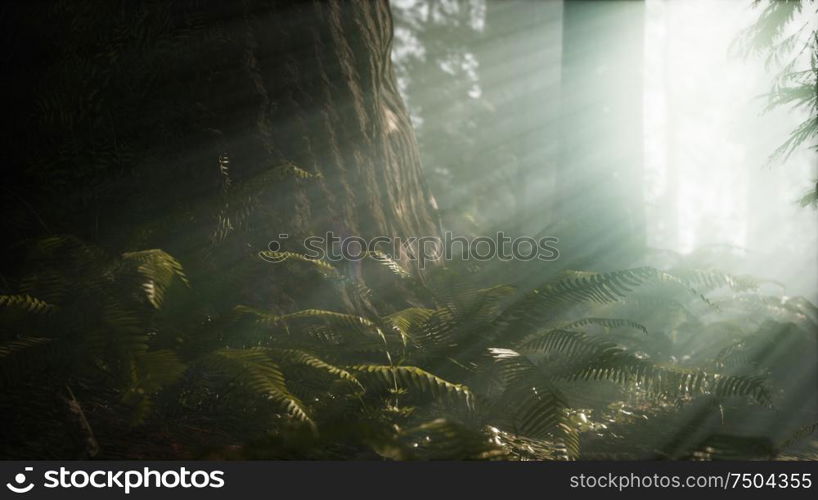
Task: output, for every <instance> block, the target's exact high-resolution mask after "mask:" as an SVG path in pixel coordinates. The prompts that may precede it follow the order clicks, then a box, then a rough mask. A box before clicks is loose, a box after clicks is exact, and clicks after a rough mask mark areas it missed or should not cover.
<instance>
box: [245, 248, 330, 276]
mask: <svg viewBox="0 0 818 500" xmlns="http://www.w3.org/2000/svg"><path fill="white" fill-rule="evenodd" d="M258 256H259V257H261V259H262V260H264V261H265V262H270V263H273V264H278V263H280V262H285V261H288V260H289V261H297V262H305V263H307V264H310V265H312V266H314V267H315V268H316V269H317V270H318V271H319V272H321V274H322V275H324V276H325V277H328V278H340V277H341V273H340V272H339V271H338V270H337V269H336V268H335V267H334V266H333V265H332V264H330V263H328V262H326V261H323V260H321V259H313V258H312V257H308V256H306V255H304V254H301V253H298V252H274V251H272V250H263V251H261V252H259V253H258Z"/></svg>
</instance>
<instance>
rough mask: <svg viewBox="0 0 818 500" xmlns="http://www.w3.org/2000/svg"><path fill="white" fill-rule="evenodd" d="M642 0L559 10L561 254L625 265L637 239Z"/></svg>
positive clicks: (641, 225)
mask: <svg viewBox="0 0 818 500" xmlns="http://www.w3.org/2000/svg"><path fill="white" fill-rule="evenodd" d="M643 33H644V2H642V1H599V0H598V1H587V0H566V1H565V3H564V10H563V58H562V120H561V125H562V130H563V133H562V148H561V154H560V157H561V160H560V166H559V180H558V183H559V188H560V193H559V196H560V209H559V211H560V219H561V220H563V221H568V222H570V223H571V226H572V227H571V228H570V229H568V230H566V231H565V233H563V234H562V235H561V236H564V237H562V244H563V247H562V248H563V252H561V253H562V255H564V256H566V257H571V256H572V255H571V254H574V255H578V254H580V253H581V254H582V255H583V256H584V257H585V259H586V260H585V265H589V266H592V267H601V268H610V267H621V266H623V265H629V261H630V260H631V259H633V258H634V256H635V255H638V253H639V250H640V249H642V248H644V245H645V221H644V212H643V210H644V197H643V194H642V162H643V160H642V156H643V134H642V110H643V106H642V97H643V92H642V88H643V83H642V81H643V79H642V61H643V55H642V51H643V36H644V35H643Z"/></svg>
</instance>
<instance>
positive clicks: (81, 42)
mask: <svg viewBox="0 0 818 500" xmlns="http://www.w3.org/2000/svg"><path fill="white" fill-rule="evenodd" d="M39 7H40V8H39V10H37V9H28V12H27V11H24V10H23V8H22V7H21V8H20V9H17V10H18V11H19V12H17V13H16V14H18V15H17V16H16V17H10V19H12V20H14V21H15V23H17V24H20V25H21V26H22V27H21V28H20V30H18V31H19V32H20V33H23V34H25V33H29V34H28V35H27V36H28V37H30V38H31V40H28V42H31V43H29V44H26V43H21V44H20V45H22V46H23V47H35V49H29V50H31V51H32V53H29V54H28V55H29V56H32V55H37V56H41V57H39V58H35V59H34V60H27V56H26V52H25V50H24V51H22V52H21V53H19V54H17V53H11V52H10V51H6V52H5V53H4V59H5V60H6V62H10V63H14V62H15V61H16V62H17V63H19V64H25V67H26V68H27V69H28V71H27V72H26V74H25V75H23V76H21V77H20V78H19V79H17V80H16V81H15V82H14V85H12V86H13V87H16V88H17V89H18V90H20V91H21V92H19V93H18V94H19V95H21V96H24V98H28V100H25V99H24V101H23V102H22V103H21V104H18V105H16V106H15V107H14V108H13V112H14V113H13V114H15V115H16V116H12V119H15V120H16V121H17V123H18V126H19V127H20V133H19V134H18V136H17V138H16V144H15V147H14V152H13V153H12V159H13V160H15V161H16V162H17V163H18V164H23V165H25V166H24V168H21V169H20V170H18V174H19V176H20V178H18V179H16V181H17V182H16V183H15V187H19V188H20V189H27V191H25V193H23V195H21V194H20V193H15V195H16V196H18V197H20V196H22V197H24V198H25V199H26V201H27V203H28V204H30V205H31V206H32V208H31V210H30V211H29V212H31V213H36V214H37V215H38V216H41V218H42V219H45V222H46V223H47V224H48V226H51V227H56V228H57V229H55V230H57V231H58V232H71V233H74V234H78V235H80V236H82V237H85V238H87V239H92V240H99V241H101V242H105V243H106V244H108V245H110V246H114V247H116V248H125V247H133V246H146V245H152V246H161V247H163V248H167V249H168V250H170V251H171V252H181V253H184V252H186V251H188V250H193V249H196V248H200V247H202V246H206V245H207V244H209V243H210V242H211V241H212V240H213V238H210V239H209V240H208V238H207V237H208V236H215V239H217V240H220V241H223V240H225V239H228V238H237V236H236V235H237V234H241V236H240V237H238V239H239V240H241V242H240V243H239V244H240V245H243V246H244V247H245V248H246V246H247V243H248V242H249V243H250V244H251V246H253V247H255V248H256V249H262V248H263V247H264V246H265V245H266V242H268V241H269V240H271V239H274V238H276V237H277V235H278V234H281V233H286V234H288V235H289V236H290V240H289V243H290V245H291V246H292V248H291V249H292V250H298V249H299V248H298V246H299V245H300V241H297V240H296V238H297V237H298V238H300V237H304V236H307V235H312V234H323V233H324V232H325V231H328V230H334V231H335V232H336V233H338V232H339V231H340V232H344V233H346V234H347V235H349V234H356V235H360V236H362V237H364V238H371V237H373V236H376V235H385V236H390V237H396V236H398V237H404V238H405V237H413V236H424V235H436V234H437V226H436V224H435V223H434V220H435V219H434V214H433V209H432V207H431V206H430V204H429V193H428V190H427V188H426V186H425V183H424V180H423V176H422V172H421V166H420V161H419V154H418V148H417V144H416V141H415V136H414V132H413V130H412V126H411V123H410V120H409V116H408V114H407V111H406V109H405V108H404V105H403V103H402V100H401V97H400V96H399V94H398V91H397V86H396V80H395V76H394V74H393V70H392V64H391V60H390V55H391V54H390V52H391V43H392V18H391V13H390V10H389V5H388V1H387V0H373V1H363V2H344V1H341V0H325V1H319V0H315V1H304V2H284V1H258V0H245V1H235V2H223V1H215V0H211V1H204V2H202V1H198V0H177V1H168V2H159V3H156V2H149V1H133V0H129V1H127V2H125V1H120V2H116V1H114V2H111V1H107V0H106V1H95V2H85V3H82V4H80V3H73V2H53V3H51V4H49V7H47V6H46V5H45V4H43V5H41V6H39ZM11 10H14V9H11ZM34 10H36V12H34ZM12 14H14V12H12ZM77 26H82V27H83V28H82V29H81V30H78V29H75V28H76V27H77ZM26 27H28V28H31V29H27V28H26ZM43 32H49V33H50V34H51V38H50V39H49V40H48V41H42V40H35V39H34V37H37V36H38V33H43ZM43 45H45V47H43ZM43 54H44V56H43ZM30 89H35V90H34V91H31V90H30ZM12 90H14V89H12ZM23 90H25V91H24V92H23ZM31 94H33V95H31ZM32 110H33V111H32ZM32 151H36V152H37V153H36V155H32V154H31V153H32ZM23 186H25V188H23ZM5 199H6V196H5V195H4V200H5ZM8 200H11V201H9V202H8V204H9V205H13V206H17V207H18V208H16V210H18V211H23V208H19V206H20V205H21V204H20V203H19V202H18V201H14V200H13V199H12V198H11V197H10V195H9V197H8ZM21 217H22V218H25V217H26V216H21ZM40 226H42V224H40V225H36V227H35V224H30V225H29V226H28V228H29V229H28V232H29V233H36V232H38V231H42V230H41V229H40ZM339 227H340V228H342V229H339ZM135 228H139V229H140V231H138V235H136V236H135V235H134V229H135ZM26 236H32V234H28V235H26ZM300 250H302V251H303V247H302V248H300Z"/></svg>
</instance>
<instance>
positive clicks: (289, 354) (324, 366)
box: [270, 349, 362, 387]
mask: <svg viewBox="0 0 818 500" xmlns="http://www.w3.org/2000/svg"><path fill="white" fill-rule="evenodd" d="M270 354H272V355H273V356H274V357H275V358H277V359H279V360H280V361H281V362H284V363H291V364H299V365H303V366H308V367H310V368H313V369H315V370H320V371H323V372H326V373H329V374H330V375H333V376H335V377H337V378H340V379H342V380H346V381H348V382H352V383H353V384H355V385H357V386H359V387H362V386H361V383H360V382H358V379H357V378H356V377H355V376H354V375H352V374H351V373H350V372H349V371H347V370H344V369H343V368H340V367H338V366H335V365H333V364H330V363H327V362H326V361H324V360H322V359H320V358H318V357H317V356H314V355H312V354H310V353H308V352H306V351H302V350H298V349H270Z"/></svg>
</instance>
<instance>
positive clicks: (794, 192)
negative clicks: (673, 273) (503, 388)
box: [393, 0, 818, 302]
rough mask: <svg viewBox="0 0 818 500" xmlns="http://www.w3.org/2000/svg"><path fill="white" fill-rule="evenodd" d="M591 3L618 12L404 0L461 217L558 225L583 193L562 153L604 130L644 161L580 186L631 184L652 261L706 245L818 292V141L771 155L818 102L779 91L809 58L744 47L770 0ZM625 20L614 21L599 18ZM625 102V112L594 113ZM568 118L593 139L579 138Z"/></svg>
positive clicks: (406, 84) (411, 89)
mask: <svg viewBox="0 0 818 500" xmlns="http://www.w3.org/2000/svg"><path fill="white" fill-rule="evenodd" d="M579 4H586V5H584V6H583V5H580V6H579V7H580V8H579V9H577V8H576V7H575V6H573V4H572V6H570V7H569V8H572V9H575V10H581V8H582V7H584V8H585V10H587V11H593V10H594V9H596V10H599V11H601V13H593V12H590V13H582V12H579V14H578V15H577V17H574V18H575V19H579V16H581V15H586V14H587V15H586V17H585V18H583V19H581V20H579V21H578V22H581V23H583V24H582V25H579V26H578V27H577V28H573V27H571V28H570V29H572V30H574V29H576V30H577V31H576V32H573V31H572V32H571V33H570V34H568V35H565V34H564V33H563V30H564V29H565V28H564V22H565V21H564V19H565V20H570V19H569V18H565V17H563V14H564V7H563V4H562V3H561V2H528V1H517V2H515V1H510V2H501V1H491V0H475V1H442V2H424V1H416V0H397V1H395V2H393V5H394V9H395V13H396V26H397V27H396V41H395V48H394V53H393V59H394V61H395V62H396V64H397V68H398V75H399V82H400V84H401V89H402V91H403V94H404V97H405V99H406V101H407V103H408V104H409V108H410V111H411V112H412V117H413V123H414V124H415V127H416V129H417V133H418V136H419V138H420V144H421V152H422V154H423V160H424V166H425V169H426V172H427V175H428V177H429V178H430V182H432V183H433V184H434V185H435V187H438V189H436V190H435V195H436V196H437V197H438V203H439V204H441V206H443V207H444V211H445V210H449V214H450V217H449V220H448V222H449V223H450V224H452V225H453V226H458V227H463V226H464V225H467V224H468V223H469V221H471V222H477V219H479V224H477V225H476V226H474V227H472V230H475V231H478V232H479V231H488V230H491V229H493V228H494V227H504V228H508V227H509V226H515V227H525V228H526V229H525V230H527V231H535V232H536V231H541V230H543V229H545V228H556V227H558V226H559V220H555V218H556V217H558V216H556V215H555V214H556V213H559V210H558V209H557V207H558V206H559V205H560V204H561V203H563V201H564V200H561V198H562V197H566V196H568V195H566V192H565V191H564V189H562V188H563V187H564V186H561V183H560V181H559V180H558V175H559V174H558V172H560V168H561V167H560V165H559V164H560V163H561V159H565V158H566V157H567V159H568V161H569V162H570V161H572V158H571V156H572V155H573V154H574V153H575V152H576V153H577V154H578V155H581V154H582V153H580V152H579V149H581V148H588V149H594V148H596V147H597V143H599V142H602V143H603V146H602V147H603V148H605V147H609V148H610V151H613V156H614V157H616V155H630V158H631V161H632V162H633V163H634V164H635V165H633V166H631V167H630V169H623V170H626V172H622V175H621V176H620V177H618V178H617V179H616V180H613V181H611V182H609V181H608V180H607V178H606V177H605V176H604V174H600V175H599V176H598V177H596V178H594V177H592V178H590V179H589V180H587V185H586V186H584V187H585V188H586V189H585V190H584V191H582V190H578V191H576V192H573V191H572V192H571V193H570V195H571V196H574V197H576V198H578V200H577V203H578V204H579V205H583V204H594V203H599V200H602V199H606V197H608V196H612V195H610V194H609V191H612V190H616V189H624V190H626V192H627V193H626V194H625V195H621V196H620V198H617V200H620V201H623V203H631V204H637V205H638V211H640V212H643V215H642V217H644V226H645V229H644V231H645V233H644V239H645V241H646V248H647V250H648V254H647V255H646V256H645V259H646V260H647V261H649V262H656V261H657V260H658V261H662V262H665V263H668V259H670V261H671V262H672V260H673V259H675V258H685V257H687V258H699V259H702V260H701V262H700V265H705V266H713V267H719V268H723V269H725V270H730V271H731V272H737V273H740V274H745V273H746V274H751V275H754V276H757V277H759V278H764V279H767V280H770V281H771V282H775V283H776V284H775V285H771V286H777V287H779V290H778V291H780V292H783V293H784V294H787V295H803V296H804V297H807V298H809V299H810V300H812V301H813V302H814V301H815V300H816V299H818V295H816V294H818V280H816V276H818V252H816V250H815V249H816V243H818V240H816V238H818V220H816V214H815V212H814V211H813V210H809V209H804V208H803V207H802V206H801V205H799V203H798V200H799V199H800V198H801V197H802V196H803V194H804V192H806V191H809V190H810V189H814V186H813V185H812V180H814V179H815V178H816V175H818V174H816V172H817V170H816V169H818V157H816V152H815V150H814V149H810V148H808V147H802V148H798V149H797V150H796V151H795V152H793V153H792V154H791V155H790V156H788V157H787V158H781V157H780V155H779V156H777V157H775V158H771V157H772V156H774V153H775V151H776V149H777V148H778V147H779V146H780V145H781V144H782V143H784V142H786V141H787V138H788V136H789V135H790V133H791V132H792V131H793V129H795V128H796V127H798V125H799V124H801V123H803V122H804V121H805V120H808V119H809V118H810V116H811V113H813V111H812V110H811V109H809V107H804V106H788V107H785V106H782V107H773V108H772V109H768V107H769V106H768V104H769V98H768V97H767V94H769V92H770V91H771V89H772V88H773V87H774V85H775V80H776V77H777V76H778V75H779V73H780V72H781V71H782V70H784V66H785V64H792V62H791V61H790V60H788V59H785V58H784V57H780V58H778V59H776V58H774V57H771V55H770V54H766V53H753V54H746V53H742V51H741V50H740V48H739V47H740V45H741V43H742V40H741V38H742V35H743V33H744V32H745V31H746V30H747V28H748V27H749V26H751V25H752V24H753V23H754V22H756V21H757V19H758V16H759V11H760V10H761V8H760V7H757V8H754V7H753V5H752V4H751V3H749V2H735V1H690V2H672V1H663V0H648V1H647V2H644V3H642V2H579ZM595 4H596V6H595ZM617 11H621V14H617ZM594 16H596V18H595V17H594ZM574 18H572V19H574ZM612 22H615V23H618V24H616V26H615V28H613V29H612V30H613V31H612V30H611V29H609V31H608V32H604V31H602V32H601V31H600V30H599V29H597V28H598V25H599V24H603V23H609V24H611V23H612ZM816 22H818V21H816V19H815V17H814V16H813V15H812V12H810V11H809V9H805V10H804V11H802V12H799V13H797V14H796V15H795V16H794V19H793V20H792V21H791V22H790V24H789V25H788V27H787V28H786V29H787V32H786V33H785V34H784V35H782V38H783V37H789V36H791V35H794V38H795V39H798V37H800V40H801V42H802V43H803V42H805V41H806V40H807V39H808V38H809V36H810V33H811V32H813V31H814V29H815V24H816ZM595 23H596V24H595ZM600 33H601V34H600ZM606 36H607V38H606ZM625 38H629V39H628V40H624V41H623V39H625ZM578 39H582V44H583V45H582V49H581V50H584V51H585V52H573V51H569V57H574V58H583V57H584V58H585V59H587V60H590V61H591V62H585V63H584V64H585V67H584V68H583V70H584V72H583V74H582V75H581V76H580V79H581V80H583V82H581V83H580V84H579V85H578V84H577V82H575V81H573V80H571V78H573V76H572V75H571V74H568V75H567V76H565V75H564V72H565V69H566V64H571V63H572V61H569V62H568V63H566V61H564V59H563V58H564V57H565V54H566V47H564V46H563V45H564V44H566V43H575V40H578ZM612 42H613V43H612ZM793 45H797V44H796V43H793ZM615 47H619V50H620V51H619V52H616V53H614V52H612V51H611V49H612V48H615ZM569 48H570V47H569ZM572 50H573V49H572ZM797 50H798V49H797V48H796V49H793V51H794V54H790V55H791V56H792V58H793V60H794V61H795V65H796V66H797V67H799V68H801V69H808V68H809V67H810V59H811V57H813V56H814V55H813V54H811V53H810V52H809V51H804V50H801V51H800V53H798V52H797ZM569 69H570V68H569ZM572 105H573V106H576V107H578V108H580V109H576V110H575V109H572V108H571V106H572ZM617 106H621V107H617ZM617 112H618V114H617ZM611 114H614V115H616V116H613V117H612V118H611V123H610V125H609V126H608V128H604V127H599V128H597V129H596V130H594V128H593V125H590V124H588V122H590V121H593V120H594V117H595V116H599V115H603V116H611ZM577 115H579V118H578V119H577V121H573V120H574V119H575V117H577ZM566 129H567V130H566ZM578 129H579V130H578ZM623 129H631V131H633V133H631V134H627V133H625V131H623ZM566 134H567V135H571V136H578V137H580V139H577V140H580V141H584V143H583V145H581V146H580V145H575V144H574V143H572V144H571V145H568V146H566V145H565V137H566ZM572 140H574V139H570V138H569V139H568V141H572ZM612 142H615V144H609V143H612ZM561 148H562V150H561ZM566 148H569V150H568V151H565V149H566ZM570 148H575V149H574V150H571V149H570ZM562 163H565V162H562ZM601 163H605V162H604V161H602V162H601ZM609 164H610V163H609ZM562 168H565V167H564V166H563V167H562ZM602 168H603V169H604V167H602ZM575 172H576V171H575ZM626 174H627V175H626ZM565 175H566V176H567V178H569V179H571V175H572V173H571V172H570V171H568V172H567V173H566V174H565ZM581 176H582V174H579V173H575V177H576V178H575V179H573V180H574V181H576V180H577V179H581ZM572 189H576V188H572ZM484 190H486V191H490V192H491V195H489V196H484V195H483V193H484V192H486V191H484ZM623 196H624V197H625V198H630V200H622V197H623ZM579 198H581V200H579ZM515 218H516V220H515ZM520 218H524V219H525V220H520ZM613 223H616V222H615V221H614V222H613ZM619 223H620V224H621V223H622V221H619ZM588 231H589V232H590V231H592V229H590V228H589V229H588ZM604 231H605V230H604V229H602V232H603V233H604ZM558 233H559V231H554V234H556V235H557V236H559V234H558ZM587 237H588V238H597V237H600V238H604V235H600V234H599V233H597V234H593V233H592V234H588V235H587ZM563 255H564V253H563Z"/></svg>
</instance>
